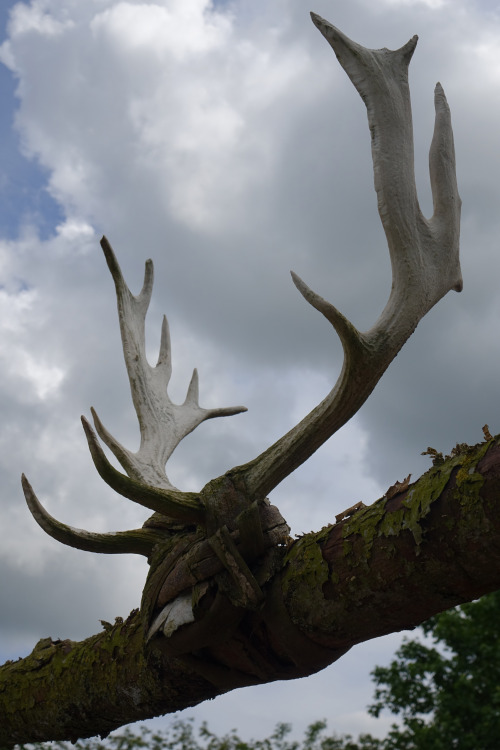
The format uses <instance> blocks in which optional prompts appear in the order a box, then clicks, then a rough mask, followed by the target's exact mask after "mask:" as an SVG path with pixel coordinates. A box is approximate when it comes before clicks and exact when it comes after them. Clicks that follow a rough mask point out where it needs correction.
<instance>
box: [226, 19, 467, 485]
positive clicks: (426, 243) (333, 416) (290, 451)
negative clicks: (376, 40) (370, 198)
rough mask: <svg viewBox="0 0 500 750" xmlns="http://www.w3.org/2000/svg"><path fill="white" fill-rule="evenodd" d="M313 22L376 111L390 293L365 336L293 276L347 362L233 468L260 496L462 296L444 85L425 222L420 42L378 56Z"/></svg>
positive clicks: (438, 99)
mask: <svg viewBox="0 0 500 750" xmlns="http://www.w3.org/2000/svg"><path fill="white" fill-rule="evenodd" d="M311 17H312V20H313V23H314V24H315V25H316V27H317V28H318V29H319V30H320V31H321V33H322V34H323V36H324V37H325V39H326V40H327V41H328V42H329V44H330V45H331V47H332V48H333V50H334V52H335V54H336V56H337V58H338V60H339V62H340V64H341V65H342V67H343V68H344V70H345V71H346V73H347V75H348V76H349V78H350V79H351V81H352V83H353V84H354V86H355V87H356V89H357V90H358V92H359V94H360V96H361V98H362V99H363V101H364V103H365V105H366V108H367V111H368V122H369V126H370V132H371V141H372V158H373V170H374V177H375V190H376V192H377V198H378V210H379V214H380V218H381V220H382V224H383V227H384V230H385V234H386V238H387V242H388V245H389V252H390V257H391V265H392V289H391V294H390V297H389V300H388V302H387V304H386V306H385V308H384V310H383V312H382V314H381V315H380V317H379V319H378V320H377V322H376V323H375V325H374V326H373V328H371V329H370V330H369V331H367V332H365V333H361V332H360V331H358V330H357V329H356V328H355V327H354V326H353V325H352V323H350V322H349V321H348V320H347V319H346V318H345V317H344V316H343V315H342V314H341V313H340V312H339V311H338V310H337V309H336V308H335V307H334V306H333V305H332V304H330V303H329V302H327V301H326V300H324V299H323V298H322V297H320V296H319V295H318V294H316V293H315V292H313V291H312V290H311V289H309V287H308V286H307V285H306V284H305V283H304V282H303V281H302V280H301V279H300V278H299V277H298V276H296V275H295V274H293V273H292V277H293V280H294V282H295V285H296V286H297V288H298V290H299V291H300V292H301V294H302V295H303V296H304V298H305V299H306V300H307V301H308V302H309V303H310V304H311V305H312V306H313V307H315V308H316V309H317V310H319V312H321V313H322V314H323V315H324V316H325V317H326V319H327V320H329V321H330V323H331V324H332V325H333V327H334V328H335V330H336V332H337V334H338V336H339V337H340V340H341V342H342V346H343V350H344V363H343V367H342V371H341V373H340V376H339V379H338V381H337V383H336V385H335V387H334V388H333V389H332V391H331V392H330V394H329V395H328V396H327V397H326V398H325V399H324V400H323V401H322V402H321V403H320V404H319V405H318V406H317V407H316V408H315V409H313V410H312V411H311V412H310V414H308V415H307V416H306V417H305V418H304V419H303V420H302V421H301V422H300V423H299V424H298V425H297V426H295V427H294V428H293V429H291V430H290V432H288V433H287V434H286V435H284V436H283V437H282V438H281V439H279V440H278V441H277V442H276V443H275V444H274V445H272V446H271V447H270V448H269V449H268V450H266V451H265V452H264V453H262V454H261V455H260V456H258V457H257V458H256V459H254V460H253V461H252V462H250V463H249V464H246V465H245V466H241V467H238V468H237V469H235V471H236V472H238V473H239V474H240V476H241V477H242V479H243V480H244V482H245V485H246V488H247V491H248V492H249V494H250V496H253V497H259V496H265V495H266V494H268V493H269V492H270V491H271V490H272V489H273V488H274V487H276V485H278V484H279V483H280V482H281V481H282V480H283V479H284V478H285V477H286V476H288V475H289V474H290V473H291V472H292V471H294V470H295V469H296V468H297V467H298V466H300V465H301V464H302V463H303V462H304V461H306V460H307V459H308V458H309V456H311V455H312V454H313V453H314V452H315V451H316V450H317V449H318V448H319V447H320V446H321V445H322V444H323V443H324V442H325V441H326V440H327V439H328V438H329V437H330V436H331V435H333V434H334V433H335V432H336V431H337V430H338V429H339V428H340V427H342V425H344V424H345V423H346V422H347V421H348V420H349V419H350V418H351V417H352V416H353V415H354V414H355V413H356V412H357V411H358V410H359V408H360V407H361V406H362V404H363V403H364V402H365V401H366V399H367V398H368V396H369V395H370V393H371V392H372V390H373V388H374V387H375V385H376V384H377V382H378V381H379V380H380V378H381V377H382V375H383V373H384V372H385V370H386V369H387V367H388V366H389V364H390V363H391V361H392V360H393V359H394V357H395V356H396V355H397V353H398V352H399V350H400V349H401V347H402V346H403V344H404V343H405V341H406V340H407V339H408V338H409V337H410V336H411V334H412V333H413V331H414V330H415V328H416V326H417V324H418V323H419V321H420V320H421V319H422V318H423V317H424V315H425V314H426V313H427V312H428V311H429V310H430V309H431V307H433V305H435V304H436V302H438V301H439V300H440V299H441V297H443V296H444V295H445V294H446V293H447V292H448V291H450V290H451V289H454V290H455V291H457V292H459V291H461V289H462V276H461V272H460V263H459V234H460V207H461V200H460V196H459V194H458V189H457V182H456V174H455V150H454V144H453V133H452V129H451V119H450V110H449V107H448V103H447V101H446V97H445V95H444V92H443V89H442V87H441V85H440V84H439V83H438V84H437V85H436V89H435V92H434V106H435V112H436V116H435V126H434V136H433V139H432V144H431V148H430V153H429V165H430V181H431V189H432V196H433V203H434V214H433V216H432V218H431V219H429V220H428V219H426V218H425V217H424V216H423V214H422V212H421V211H420V207H419V204H418V197H417V190H416V186H415V175H414V161H413V158H414V157H413V126H412V115H411V104H410V90H409V86H408V65H409V62H410V60H411V57H412V55H413V52H414V50H415V47H416V44H417V37H416V36H414V37H413V38H412V39H410V41H409V42H408V43H407V44H405V45H404V47H401V49H398V50H396V51H391V50H388V49H385V48H384V49H380V50H371V49H366V48H365V47H362V46H361V45H359V44H356V43H355V42H353V41H351V40H350V39H349V38H348V37H346V36H345V35H344V34H342V32H341V31H339V30H338V29H336V28H335V26H332V25H331V24H330V23H328V21H325V20H324V19H323V18H321V17H320V16H318V15H316V14H315V13H311Z"/></svg>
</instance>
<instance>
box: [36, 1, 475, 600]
mask: <svg viewBox="0 0 500 750" xmlns="http://www.w3.org/2000/svg"><path fill="white" fill-rule="evenodd" d="M311 15H312V19H313V22H314V23H315V25H316V26H317V27H318V29H319V30H320V31H321V33H322V34H323V36H324V37H325V38H326V39H327V41H328V42H329V43H330V45H331V46H332V47H333V49H334V51H335V54H336V55H337V57H338V59H339V61H340V63H341V65H342V66H343V68H344V69H345V71H346V73H347V74H348V76H349V78H350V79H351V81H352V82H353V84H354V85H355V86H356V88H357V90H358V92H359V93H360V95H361V97H362V99H363V101H364V102H365V104H366V107H367V110H368V120H369V125H370V131H371V136H372V157H373V167H374V173H375V190H376V192H377V196H378V208H379V213H380V218H381V220H382V224H383V226H384V230H385V234H386V237H387V242H388V245H389V252H390V256H391V264H392V276H393V283H392V290H391V294H390V296H389V300H388V302H387V304H386V306H385V308H384V310H383V312H382V314H381V315H380V317H379V319H378V320H377V322H376V323H375V325H374V326H373V328H371V329H370V330H369V331H367V332H365V333H362V332H360V331H358V330H357V329H356V328H355V327H354V326H353V325H352V323H350V322H349V321H348V320H347V318H345V317H344V316H343V315H342V314H341V313H340V312H339V311H338V310H337V309H336V308H335V307H334V306H333V305H332V304H330V303H329V302H327V301H326V300H324V299H323V298H322V297H320V296H319V295H318V294H316V293H315V292H313V291H312V290H311V289H309V287H308V286H307V285H306V284H305V283H304V282H303V281H302V280H301V279H300V278H299V277H298V276H296V275H295V274H292V277H293V280H294V282H295V285H296V286H297V288H298V289H299V291H300V292H301V294H302V295H303V296H304V297H305V299H306V300H307V301H308V302H309V303H310V304H311V305H312V306H313V307H315V308H316V309H317V310H319V311H320V312H321V313H322V314H323V315H324V316H325V317H326V318H327V320H329V321H330V323H331V324H332V325H333V327H334V328H335V330H336V332H337V334H338V336H339V337H340V340H341V342H342V346H343V349H344V363H343V367H342V371H341V373H340V376H339V379H338V381H337V383H336V385H335V387H334V388H333V389H332V391H331V392H330V394H329V395H328V396H327V397H326V398H325V399H324V400H323V401H322V402H321V403H320V404H319V405H318V406H317V407H316V408H315V409H313V410H312V412H311V413H310V414H309V415H308V416H307V417H305V418H304V419H303V420H302V421H301V422H300V423H299V424H298V425H297V426H295V427H294V428H293V429H291V430H290V431H289V432H288V433H287V434H286V435H284V437H282V438H281V439H280V440H278V441H277V442H276V443H275V444H274V445H272V446H271V447H270V448H269V449H268V450H266V451H265V452H264V453H262V454H261V455H260V456H258V457H257V458H256V459H254V460H253V461H251V462H250V463H248V464H245V465H244V466H240V467H236V468H235V469H233V470H231V471H229V472H228V473H227V474H226V475H225V477H219V478H218V479H216V480H213V481H212V482H210V483H209V484H207V485H206V487H205V488H204V489H203V490H202V491H201V493H200V494H199V495H198V494H195V493H185V492H180V491H179V490H176V489H175V488H173V487H172V485H171V483H170V482H169V480H168V478H167V476H166V474H165V471H164V466H165V462H166V461H167V459H168V458H169V456H170V455H171V453H172V451H173V450H174V448H175V446H176V445H177V444H178V443H179V441H180V440H181V439H182V438H183V437H184V436H185V435H187V434H188V433H189V432H191V431H192V430H193V429H194V428H195V427H197V426H198V425H199V424H200V423H201V422H202V421H204V420H205V419H210V418H212V417H218V416H228V415H231V414H237V413H238V412H241V411H244V410H245V409H244V407H241V406H238V407H231V408H223V409H202V408H201V407H200V406H199V404H198V380H197V375H196V371H195V372H194V374H193V378H192V380H191V384H190V386H189V388H188V392H187V396H186V400H185V402H184V404H182V405H180V406H178V405H176V404H173V403H172V402H171V401H170V399H169V397H168V395H167V385H168V382H169V379H170V373H171V360H170V341H169V335H168V327H167V322H166V320H164V322H163V327H162V337H161V346H160V355H159V358H158V363H157V365H156V367H154V368H153V367H151V366H150V365H149V364H148V362H147V360H146V353H145V340H144V339H145V334H144V321H145V316H146V312H147V309H148V305H149V301H150V298H151V291H152V286H153V267H152V263H151V261H148V262H147V263H146V273H145V278H144V285H143V288H142V291H141V292H140V294H139V295H138V296H137V297H134V296H133V295H132V294H131V293H130V291H129V289H128V287H127V286H126V284H125V282H124V280H123V276H122V274H121V271H120V268H119V266H118V263H117V261H116V258H115V256H114V254H113V251H112V249H111V246H110V245H109V243H108V241H107V240H106V238H103V239H102V242H101V245H102V248H103V250H104V254H105V256H106V260H107V263H108V266H109V269H110V271H111V274H112V276H113V279H114V282H115V286H116V294H117V300H118V312H119V319H120V328H121V335H122V342H123V350H124V354H125V362H126V366H127V371H128V375H129V380H130V386H131V390H132V398H133V401H134V405H135V409H136V412H137V416H138V419H139V425H140V430H141V445H140V448H139V451H138V452H137V453H132V452H131V451H129V450H127V449H126V448H124V447H123V446H122V445H120V443H118V441H117V440H116V439H115V438H114V437H112V436H111V434H110V433H109V432H108V431H107V430H106V429H105V428H104V426H103V425H102V423H101V421H100V420H99V418H98V417H97V415H96V414H95V412H94V411H93V410H92V413H93V416H94V423H95V427H96V430H97V432H98V434H99V436H100V437H101V439H102V440H103V442H104V443H105V444H106V445H107V446H108V447H109V448H110V449H111V451H112V452H113V453H114V455H115V456H116V458H117V459H118V461H119V462H120V463H121V465H122V466H123V468H124V469H125V471H126V473H127V476H126V475H124V474H122V473H121V472H119V471H117V470H116V469H115V468H114V467H113V466H112V465H111V464H110V463H109V461H108V459H107V458H106V456H105V454H104V452H103V450H102V448H101V446H100V444H99V441H98V439H97V437H96V435H95V433H94V432H93V430H92V428H91V427H90V425H89V424H88V423H87V422H86V420H83V421H84V428H85V432H86V434H87V439H88V442H89V447H90V450H91V453H92V457H93V459H94V463H95V465H96V467H97V469H98V471H99V473H100V474H101V476H102V477H103V478H104V479H105V481H106V482H108V484H109V485H110V486H111V487H113V488H114V489H115V490H116V491H117V492H119V493H121V494H122V495H125V496H126V497H128V498H130V499H132V500H134V501H135V502H139V503H141V504H142V505H145V506H146V507H148V508H151V509H153V510H156V511H159V512H160V513H161V514H162V516H166V517H167V518H170V519H176V520H178V521H181V522H182V523H184V524H188V525H190V524H191V525H192V524H197V525H202V526H204V527H205V532H206V536H207V538H208V539H209V542H210V544H211V545H212V547H213V550H215V554H217V555H218V556H219V557H220V558H221V559H222V563H221V564H223V565H224V567H225V568H226V569H227V570H230V569H231V570H232V575H233V578H234V580H235V581H236V582H237V588H238V587H239V588H242V586H243V588H244V587H245V586H247V584H248V586H253V585H254V583H255V582H254V581H253V579H252V577H251V576H252V573H251V571H248V570H247V571H246V572H245V571H243V572H242V570H243V568H241V570H240V571H239V573H237V572H235V570H236V568H237V567H238V566H237V564H236V563H235V560H236V557H237V552H238V550H237V544H239V545H240V547H241V548H242V549H243V550H244V551H245V554H247V553H248V554H247V556H248V557H249V558H252V559H256V558H257V557H258V556H259V555H260V554H261V553H262V551H263V550H265V549H269V548H270V547H272V546H273V545H274V544H275V543H276V544H277V543H280V544H281V543H283V542H284V541H286V534H287V533H288V532H287V528H288V527H287V526H286V524H285V522H284V521H283V519H282V518H281V516H280V515H279V512H278V511H277V509H274V508H272V506H270V508H271V510H269V509H266V504H265V502H264V500H263V498H264V497H265V495H267V494H268V493H269V491H270V490H272V489H273V488H274V487H275V486H276V485H277V484H279V482H281V481H282V479H284V478H285V477H286V476H287V475H288V474H290V473H291V472H292V471H294V469H296V468H297V467H298V466H299V465H300V464H301V463H303V462H304V461H305V460H306V459H307V458H308V457H309V456H310V455H311V454H312V453H314V451H315V450H317V448H319V446H320V445H322V444H323V443H324V442H325V441H326V440H327V439H328V438H329V437H330V436H331V435H332V434H333V433H334V432H336V431H337V430H338V429H339V428H340V427H342V425H344V424H345V423H346V422H347V421H348V420H349V419H350V418H351V417H352V416H353V414H355V413H356V412H357V411H358V409H359V408H360V407H361V405H362V404H363V403H364V401H365V400H366V399H367V397H368V396H369V395H370V393H371V391H372V390H373V388H374V387H375V385H376V383H377V382H378V380H379V379H380V378H381V376H382V374H383V373H384V371H385V370H386V368H387V367H388V366H389V364H390V362H391V361H392V360H393V359H394V357H395V356H396V355H397V353H398V351H399V350H400V349H401V347H402V346H403V344H404V343H405V341H406V340H407V339H408V338H409V336H410V335H411V334H412V332H413V331H414V330H415V328H416V326H417V324H418V322H419V321H420V320H421V318H422V317H423V316H424V315H425V314H426V313H427V312H428V311H429V310H430V308H431V307H432V306H433V305H435V304H436V302H438V300H440V299H441V297H443V296H444V295H445V294H446V293H447V292H448V291H450V290H451V289H454V290H456V291H460V290H461V289H462V278H461V274H460V264H459V259H458V251H459V229H460V206H461V201H460V196H459V194H458V190H457V184H456V176H455V153H454V146H453V134H452V130H451V121H450V112H449V108H448V104H447V102H446V98H445V96H444V93H443V90H442V88H441V86H440V84H437V86H436V89H435V96H434V103H435V110H436V119H435V128H434V137H433V140H432V145H431V149H430V154H429V161H430V179H431V188H432V195H433V201H434V214H433V216H432V218H431V219H429V220H427V219H426V218H425V217H424V216H423V215H422V213H421V211H420V208H419V205H418V198H417V191H416V186H415V177H414V168H413V132H412V118H411V106H410V93H409V87H408V65H409V62H410V59H411V57H412V54H413V52H414V50H415V46H416V43H417V37H413V38H412V39H411V40H410V41H409V42H408V43H407V44H406V45H405V46H404V47H401V49H399V50H396V51H390V50H388V49H381V50H370V49H365V48H364V47H362V46H360V45H358V44H356V43H355V42H352V41H351V40H350V39H348V38H347V37H346V36H345V35H344V34H342V33H341V32H340V31H339V30H338V29H336V28H335V27H334V26H332V25H331V24H329V23H328V22H327V21H324V20H323V19H322V18H320V17H319V16H317V15H316V14H314V13H313V14H311ZM23 486H24V489H25V495H26V500H27V502H28V505H29V506H30V509H31V511H32V513H33V515H34V517H35V519H36V520H37V521H38V523H39V524H40V525H41V526H42V527H43V528H44V530H45V531H47V533H49V534H51V535H52V536H54V537H55V538H56V539H58V540H59V541H62V542H64V543H66V544H69V545H71V546H75V547H79V548H81V549H88V550H91V551H94V552H95V551H101V552H110V551H113V552H114V551H116V552H124V551H130V552H139V553H140V554H149V552H148V551H150V550H151V549H152V548H153V547H154V545H155V544H156V541H155V540H156V539H157V536H155V535H156V533H157V531H155V529H157V530H158V533H160V532H159V529H160V527H161V525H162V523H163V521H161V520H160V521H159V520H158V519H156V520H155V519H151V520H150V522H147V523H146V527H145V528H143V529H139V530H136V531H132V532H123V535H119V536H118V535H113V534H101V535H96V534H89V533H88V532H82V531H79V530H75V529H72V528H71V527H68V526H65V525H64V524H60V523H59V522H58V521H56V520H55V519H53V518H52V517H51V516H49V514H48V513H47V512H46V511H45V510H44V509H43V508H42V506H41V505H40V503H39V502H38V500H37V499H36V497H35V495H34V493H33V491H32V489H31V487H30V485H29V484H28V482H27V480H23ZM266 514H267V515H266ZM163 520H164V521H165V520H166V519H163ZM259 524H260V525H259ZM261 532H262V533H261ZM127 534H130V539H129V541H127V536H126V535H127ZM266 534H267V537H266ZM273 534H274V535H273ZM231 535H233V536H231ZM259 535H260V536H259ZM160 536H161V533H160ZM219 537H220V538H219ZM233 537H234V539H233ZM257 537H259V539H257ZM271 537H272V538H271ZM113 539H115V540H117V541H116V544H115V542H114V541H113ZM210 540H211V541H210ZM221 540H222V541H221ZM235 540H236V541H235ZM276 540H278V541H276ZM200 554H201V553H200ZM204 554H205V553H204V552H203V554H201V557H200V559H202V558H203V555H204ZM203 559H204V558H203ZM235 566H236V567H235ZM188 568H189V566H187V569H188ZM189 570H190V568H189ZM186 576H187V578H186V579H185V581H184V584H183V586H184V588H186V586H187V583H186V581H188V580H191V579H190V578H189V576H191V572H189V575H188V574H186ZM183 580H184V579H183ZM193 580H201V579H196V578H195V579H193ZM203 580H205V579H203ZM242 581H243V583H242ZM256 585H257V584H255V586H256ZM248 586H247V587H248ZM174 588H175V587H174ZM176 590H177V589H176ZM181 590H183V588H182V586H181V588H179V591H181ZM256 590H257V589H256ZM169 591H170V589H169ZM171 594H172V592H171V591H170V594H169V596H170V599H171V598H172V596H173V594H172V596H171ZM236 598H237V597H236ZM170 599H168V601H170ZM250 599H251V597H250Z"/></svg>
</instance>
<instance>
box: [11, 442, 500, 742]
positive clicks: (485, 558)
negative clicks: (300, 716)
mask: <svg viewBox="0 0 500 750" xmlns="http://www.w3.org/2000/svg"><path fill="white" fill-rule="evenodd" d="M277 562H278V564H277V572H276V573H275V574H274V576H273V577H272V580H270V581H268V582H267V583H266V585H265V587H264V592H265V594H266V600H265V603H264V605H263V607H262V608H261V609H259V610H257V611H248V612H246V611H242V610H240V611H238V610H237V608H234V607H229V609H228V608H226V609H224V608H222V610H221V613H222V615H221V616H223V617H227V618H228V620H231V618H233V620H234V623H235V626H234V629H233V630H232V632H231V635H230V636H228V637H227V638H225V639H224V641H223V642H220V639H219V641H218V642H217V643H215V644H214V645H212V646H204V647H203V648H201V649H198V650H193V651H192V652H191V653H190V654H186V655H182V656H180V657H173V656H171V655H169V654H168V649H167V650H163V649H162V648H161V643H162V640H161V638H158V639H156V642H155V643H153V644H150V646H148V648H145V643H144V630H143V621H142V619H141V617H140V614H139V613H138V612H133V613H132V614H131V615H130V616H129V618H128V619H127V620H126V621H125V622H123V621H121V620H117V622H116V623H115V625H114V626H113V627H109V628H107V629H105V630H104V631H102V632H101V633H99V634H97V635H95V636H92V637H91V638H88V639H86V640H85V641H82V642H79V643H75V642H72V641H52V640H51V639H50V638H48V639H44V640H42V641H40V642H39V643H38V644H37V645H36V647H35V649H34V650H33V652H32V654H30V656H28V657H26V658H25V659H20V660H18V661H16V662H10V663H7V664H5V665H4V666H3V667H0V747H11V746H13V745H14V744H15V743H23V742H24V743H26V742H30V741H41V740H57V739H59V740H63V739H66V740H76V739H77V738H83V737H88V736H92V735H96V734H101V735H106V734H107V733H109V732H110V731H111V730H112V729H114V728H117V727H119V726H121V725H122V724H124V723H128V722H133V721H138V720H143V719H147V718H151V717H153V716H158V715H161V714H164V713H169V712H173V711H178V710H182V709H184V708H186V707H188V706H192V705H196V704H197V703H200V702H201V701H203V700H206V699H209V698H213V697H214V696H215V695H218V694H220V693H223V692H226V691H228V690H231V689H233V688H236V687H242V686H244V685H250V684H258V683H263V682H268V681H272V680H276V679H293V678H295V677H302V676H304V675H307V674H310V673H312V672H315V671H318V670H320V669H322V668H324V667H325V666H327V664H330V663H332V662H333V661H335V659H337V658H339V656H341V655H342V654H343V653H345V651H346V650H347V649H349V648H350V647H352V646H353V645H355V644H356V643H359V642H361V641H364V640H368V639H370V638H375V637H377V636H380V635H383V634H385V633H390V632H394V631H399V630H402V629H406V628H412V627H414V626H416V625H418V624H419V623H420V622H422V621H424V620H425V619H427V618H428V617H430V616H431V615H432V614H434V613H436V612H439V611H441V610H444V609H447V608H449V607H452V606H454V605H456V604H459V603H462V602H464V601H469V600H471V599H475V598H477V597H479V596H481V595H482V594H485V593H487V592H489V591H493V590H495V589H498V588H500V439H499V438H496V439H494V440H492V441H490V442H488V443H483V444H481V445H479V446H476V447H474V448H471V449H468V450H464V451H463V452H462V453H460V454H459V455H456V456H454V457H453V458H450V459H449V460H447V461H445V462H444V463H442V464H441V465H438V466H434V467H433V468H432V469H430V470H429V472H427V473H426V474H425V475H424V476H423V477H421V478H420V479H419V480H418V481H417V482H415V483H414V484H413V485H410V486H409V487H408V489H407V490H405V491H404V492H402V493H400V494H398V495H395V496H394V497H391V498H390V499H387V498H381V499H380V500H377V501H376V502H375V503H374V504H373V505H371V506H369V507H367V508H363V509H361V510H358V511H357V512H356V513H355V514H354V515H353V516H352V517H350V518H347V519H345V520H342V521H340V522H339V523H336V524H334V525H332V526H329V527H326V528H324V529H322V530H321V531H320V532H318V533H315V534H313V533H311V534H307V535H305V536H303V537H301V538H300V539H298V540H296V541H295V542H294V543H293V544H291V545H290V546H289V547H288V548H287V549H281V550H280V551H279V555H278V558H277ZM221 624H223V623H221ZM186 627H189V626H186ZM216 627H217V623H214V628H216ZM167 640H168V639H165V638H163V641H164V642H166V641H167Z"/></svg>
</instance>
